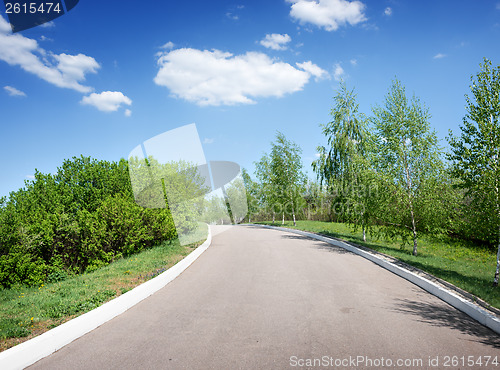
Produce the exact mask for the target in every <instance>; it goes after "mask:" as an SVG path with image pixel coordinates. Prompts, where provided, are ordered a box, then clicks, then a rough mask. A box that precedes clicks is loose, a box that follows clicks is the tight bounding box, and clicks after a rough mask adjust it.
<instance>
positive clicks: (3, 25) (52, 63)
mask: <svg viewBox="0 0 500 370" xmlns="http://www.w3.org/2000/svg"><path fill="white" fill-rule="evenodd" d="M0 60H3V61H4V62H7V63H8V64H9V65H11V66H19V67H21V68H22V69H23V70H25V71H26V72H29V73H32V74H34V75H36V76H38V77H39V78H41V79H43V80H45V81H47V82H49V83H51V84H53V85H55V86H58V87H62V88H68V89H73V90H76V91H79V92H82V93H88V92H90V91H92V88H91V87H89V86H84V85H82V84H80V82H82V81H84V80H85V75H86V74H87V73H96V72H97V69H99V68H100V65H99V63H97V62H96V60H95V59H94V58H92V57H89V56H86V55H84V54H78V55H68V54H64V53H63V54H59V55H57V54H53V53H50V52H47V51H45V50H44V49H42V48H40V47H39V46H38V43H37V42H36V40H33V39H30V38H27V37H24V36H22V35H21V34H18V33H17V34H12V33H11V32H10V25H9V24H8V23H7V21H6V20H5V19H4V18H3V17H2V16H0Z"/></svg>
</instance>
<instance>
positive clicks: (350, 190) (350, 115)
mask: <svg viewBox="0 0 500 370" xmlns="http://www.w3.org/2000/svg"><path fill="white" fill-rule="evenodd" d="M334 103H335V104H334V106H333V108H332V110H331V111H330V115H331V116H332V121H331V122H328V123H327V124H325V125H321V127H322V131H323V134H324V135H325V136H326V138H327V140H328V146H327V147H325V146H319V147H318V148H317V151H318V154H319V158H318V159H317V160H315V161H314V162H313V163H312V167H313V169H314V171H315V172H316V174H317V177H318V179H319V180H320V182H321V184H325V185H327V187H328V188H329V189H330V191H331V192H332V193H333V194H334V196H335V203H334V206H335V208H336V213H337V214H338V215H339V216H341V217H342V219H343V220H344V221H347V222H351V223H354V224H361V227H362V231H363V240H364V241H366V227H367V223H368V215H369V212H368V209H367V206H368V197H369V196H370V194H369V191H370V185H371V184H370V181H369V173H368V172H369V167H370V163H369V160H368V159H367V155H368V150H367V149H368V146H369V141H370V135H369V132H368V130H367V119H366V118H365V116H364V115H363V114H361V113H359V109H358V104H357V103H356V94H355V93H354V90H348V89H347V87H346V85H345V84H344V83H341V85H340V89H339V91H338V93H337V95H336V96H335V97H334Z"/></svg>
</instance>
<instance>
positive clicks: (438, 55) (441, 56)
mask: <svg viewBox="0 0 500 370" xmlns="http://www.w3.org/2000/svg"><path fill="white" fill-rule="evenodd" d="M445 56H446V54H441V53H437V54H436V55H434V56H433V57H432V58H433V59H442V58H444V57H445Z"/></svg>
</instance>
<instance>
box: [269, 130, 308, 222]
mask: <svg viewBox="0 0 500 370" xmlns="http://www.w3.org/2000/svg"><path fill="white" fill-rule="evenodd" d="M301 153H302V150H301V149H300V147H299V146H298V145H297V144H295V143H294V142H292V141H289V140H287V138H286V137H285V135H283V134H282V133H281V132H278V133H277V134H276V141H275V142H274V143H272V144H271V155H270V158H271V162H270V169H271V182H272V185H273V188H274V191H275V196H276V197H277V199H278V201H279V202H280V204H281V211H282V214H283V223H284V221H285V213H288V212H286V211H287V210H290V211H291V213H292V217H293V224H294V226H295V225H296V222H295V221H296V219H295V213H296V211H297V209H298V208H299V207H300V206H301V205H302V196H301V194H302V191H303V190H304V186H305V175H304V173H303V172H302V160H301ZM288 206H289V207H291V209H287V207H288Z"/></svg>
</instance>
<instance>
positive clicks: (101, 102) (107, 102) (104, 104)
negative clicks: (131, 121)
mask: <svg viewBox="0 0 500 370" xmlns="http://www.w3.org/2000/svg"><path fill="white" fill-rule="evenodd" d="M80 103H81V104H84V105H92V106H94V107H96V108H97V109H98V110H100V111H101V112H115V111H117V110H118V109H119V108H120V107H121V105H122V104H125V105H131V104H132V100H130V98H128V97H127V96H125V95H123V93H121V92H119V91H103V92H102V93H100V94H96V93H92V94H90V95H89V96H84V97H83V99H82V100H81V102H80ZM127 111H128V112H130V113H128V112H127ZM131 114H132V112H131V111H130V110H128V109H127V110H126V111H125V115H126V116H127V117H128V116H130V115H131Z"/></svg>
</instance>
